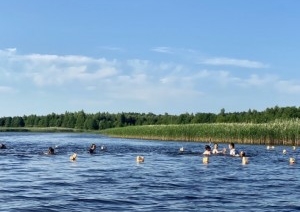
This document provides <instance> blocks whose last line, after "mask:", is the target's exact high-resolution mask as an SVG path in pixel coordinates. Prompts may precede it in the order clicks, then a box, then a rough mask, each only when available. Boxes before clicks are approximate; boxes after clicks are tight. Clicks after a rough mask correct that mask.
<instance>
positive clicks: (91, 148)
mask: <svg viewBox="0 0 300 212" xmlns="http://www.w3.org/2000/svg"><path fill="white" fill-rule="evenodd" d="M95 151H96V144H92V145H91V147H90V149H89V152H90V153H91V154H92V153H95Z"/></svg>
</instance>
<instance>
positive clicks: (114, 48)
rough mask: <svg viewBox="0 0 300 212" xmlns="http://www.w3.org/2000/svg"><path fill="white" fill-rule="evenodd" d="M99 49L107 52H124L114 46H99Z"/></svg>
mask: <svg viewBox="0 0 300 212" xmlns="http://www.w3.org/2000/svg"><path fill="white" fill-rule="evenodd" d="M100 49H103V50H108V51H114V52H123V51H125V50H124V49H123V48H121V47H116V46H101V47H100Z"/></svg>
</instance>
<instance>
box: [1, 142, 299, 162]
mask: <svg viewBox="0 0 300 212" xmlns="http://www.w3.org/2000/svg"><path fill="white" fill-rule="evenodd" d="M96 148H97V146H96V144H92V145H91V146H90V148H89V150H88V152H89V153H90V154H93V153H95V151H96ZM218 148H219V145H218V144H217V143H215V144H214V146H213V149H211V147H210V145H205V151H204V152H203V155H204V157H203V163H208V161H209V160H208V156H209V155H212V154H226V151H227V150H226V148H223V150H219V149H218ZM228 148H229V150H230V152H229V155H231V156H236V157H241V158H242V163H243V164H247V163H248V157H246V153H245V151H241V152H238V151H237V150H236V149H235V145H234V143H229V145H228ZM0 149H6V145H5V144H0ZM267 149H270V148H269V146H268V147H267ZM101 150H106V147H105V146H101ZM294 150H295V147H294ZM179 151H180V152H183V151H184V149H183V147H181V148H180V149H179ZM285 153H286V150H283V154H285ZM45 154H48V155H54V154H55V152H54V148H53V147H49V148H48V152H47V153H45ZM76 158H77V154H76V153H73V155H71V156H70V160H72V161H74V160H76ZM136 161H137V162H144V157H143V156H137V158H136ZM290 163H295V159H294V158H290Z"/></svg>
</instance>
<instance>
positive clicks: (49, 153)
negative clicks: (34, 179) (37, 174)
mask: <svg viewBox="0 0 300 212" xmlns="http://www.w3.org/2000/svg"><path fill="white" fill-rule="evenodd" d="M48 155H54V149H53V148H52V147H49V148H48Z"/></svg>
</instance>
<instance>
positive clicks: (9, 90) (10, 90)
mask: <svg viewBox="0 0 300 212" xmlns="http://www.w3.org/2000/svg"><path fill="white" fill-rule="evenodd" d="M14 92H16V90H15V89H14V88H12V87H9V86H0V93H2V94H5V93H8V94H11V93H14Z"/></svg>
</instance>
